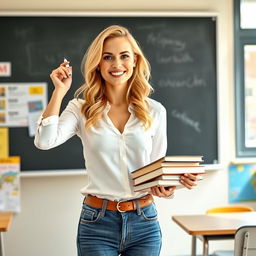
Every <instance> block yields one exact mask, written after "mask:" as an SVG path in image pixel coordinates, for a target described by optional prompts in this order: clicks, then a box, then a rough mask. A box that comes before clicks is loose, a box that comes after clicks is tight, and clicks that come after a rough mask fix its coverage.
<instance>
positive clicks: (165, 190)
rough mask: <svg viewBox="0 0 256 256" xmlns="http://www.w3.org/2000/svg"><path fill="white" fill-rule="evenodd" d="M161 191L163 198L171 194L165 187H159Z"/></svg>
mask: <svg viewBox="0 0 256 256" xmlns="http://www.w3.org/2000/svg"><path fill="white" fill-rule="evenodd" d="M159 190H160V192H161V194H162V195H163V196H169V195H170V192H169V190H168V188H167V189H166V188H165V187H164V186H159Z"/></svg>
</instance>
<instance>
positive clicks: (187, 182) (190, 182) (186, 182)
mask: <svg viewBox="0 0 256 256" xmlns="http://www.w3.org/2000/svg"><path fill="white" fill-rule="evenodd" d="M180 182H181V184H183V185H184V186H185V187H187V188H189V189H192V188H193V187H194V186H196V185H197V182H196V181H193V180H190V179H189V178H186V177H185V176H181V178H180Z"/></svg>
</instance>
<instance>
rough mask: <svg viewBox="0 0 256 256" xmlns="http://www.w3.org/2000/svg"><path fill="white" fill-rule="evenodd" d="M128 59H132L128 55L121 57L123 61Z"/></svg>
mask: <svg viewBox="0 0 256 256" xmlns="http://www.w3.org/2000/svg"><path fill="white" fill-rule="evenodd" d="M128 58H130V56H129V55H128V54H123V55H121V59H122V60H125V59H128Z"/></svg>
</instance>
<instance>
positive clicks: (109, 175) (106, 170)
mask: <svg viewBox="0 0 256 256" xmlns="http://www.w3.org/2000/svg"><path fill="white" fill-rule="evenodd" d="M83 102H84V101H83V100H81V99H73V100H71V101H70V102H69V104H68V105H67V107H66V109H65V110H64V111H63V112H62V114H61V115H60V117H59V116H50V117H47V118H44V119H42V118H41V119H40V120H39V124H38V129H37V133H36V136H35V145H36V147H38V148H39V149H43V150H47V149H50V148H53V147H56V146H58V145H60V144H62V143H64V142H65V141H67V140H68V139H69V138H71V137H72V136H73V135H77V136H79V137H80V139H81V142H82V145H83V155H84V159H85V166H86V170H87V174H88V183H87V184H86V186H85V187H84V188H82V189H81V193H82V194H83V195H87V194H91V195H95V196H97V197H100V198H105V199H108V200H117V201H119V200H129V199H133V198H138V197H141V196H143V195H145V194H147V193H148V192H149V190H146V191H145V190H144V191H140V192H134V191H133V181H132V179H131V175H130V174H131V172H132V171H134V170H136V169H138V168H140V167H143V166H144V165H147V164H149V163H151V162H153V161H155V160H157V159H159V158H161V157H163V156H165V154H166V148H167V136H166V110H165V108H164V106H163V105H162V104H160V103H159V102H157V101H155V100H153V99H148V102H149V107H150V113H151V116H152V118H153V123H152V125H151V127H150V128H149V129H147V130H145V129H144V127H143V125H142V122H141V121H140V120H139V119H138V118H137V117H136V116H135V113H134V110H133V107H132V105H130V106H129V109H128V110H129V112H130V113H131V115H130V118H129V120H128V121H127V123H126V125H125V128H124V131H123V133H120V131H119V130H118V129H117V128H116V127H115V126H114V125H113V123H112V121H111V119H110V118H109V116H108V112H109V110H110V108H111V106H110V105H109V104H108V105H107V106H106V108H105V110H104V112H103V115H102V119H101V120H99V121H98V127H97V128H96V127H90V128H89V129H85V122H86V118H85V117H84V116H83V115H82V113H81V106H82V104H83ZM63 157H68V156H63Z"/></svg>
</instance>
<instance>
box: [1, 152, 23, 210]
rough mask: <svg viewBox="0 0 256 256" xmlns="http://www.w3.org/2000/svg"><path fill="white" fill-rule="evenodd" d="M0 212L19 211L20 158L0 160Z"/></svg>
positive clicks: (12, 157) (13, 157)
mask: <svg viewBox="0 0 256 256" xmlns="http://www.w3.org/2000/svg"><path fill="white" fill-rule="evenodd" d="M0 211H12V212H19V211H20V157H18V156H11V157H7V158H0Z"/></svg>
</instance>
